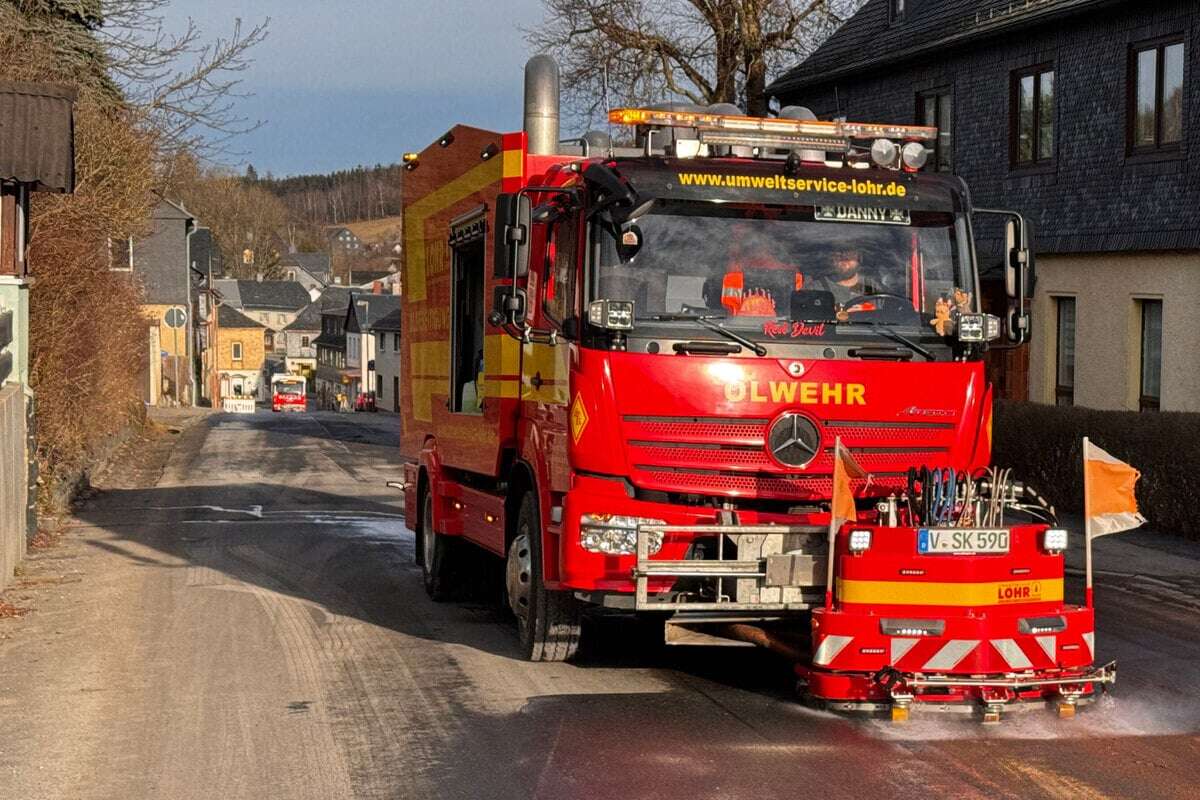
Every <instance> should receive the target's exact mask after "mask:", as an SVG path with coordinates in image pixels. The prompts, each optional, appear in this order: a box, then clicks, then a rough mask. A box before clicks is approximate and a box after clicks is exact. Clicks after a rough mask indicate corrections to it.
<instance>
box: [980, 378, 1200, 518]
mask: <svg viewBox="0 0 1200 800" xmlns="http://www.w3.org/2000/svg"><path fill="white" fill-rule="evenodd" d="M1084 436H1087V437H1089V438H1090V439H1091V441H1092V443H1093V444H1095V445H1097V446H1099V447H1102V448H1104V449H1105V450H1107V451H1108V452H1109V453H1111V454H1112V455H1113V456H1115V457H1116V458H1119V459H1121V460H1122V461H1125V462H1128V463H1129V464H1132V465H1133V466H1134V467H1136V468H1137V469H1138V470H1139V471H1140V472H1141V473H1142V478H1141V480H1140V481H1138V487H1137V498H1138V506H1139V507H1140V509H1141V512H1142V515H1143V516H1145V517H1146V519H1147V520H1148V521H1149V522H1148V524H1149V525H1150V526H1151V527H1153V528H1154V529H1156V530H1159V531H1163V532H1167V533H1173V534H1179V535H1183V536H1187V537H1189V538H1200V522H1198V521H1197V512H1198V511H1200V414H1189V413H1181V412H1158V413H1151V412H1145V413H1138V412H1135V411H1097V410H1095V409H1090V408H1075V407H1063V406H1047V405H1041V404H1039V403H1014V402H998V403H996V408H995V421H994V424H993V439H994V442H993V455H992V462H993V463H994V464H997V465H999V466H1002V467H1012V468H1013V474H1014V475H1013V476H1014V477H1015V478H1018V479H1020V480H1024V481H1026V482H1027V483H1029V484H1031V485H1032V486H1033V487H1034V488H1036V489H1037V490H1038V491H1040V492H1041V493H1042V494H1043V495H1045V496H1046V498H1047V499H1048V500H1050V502H1051V503H1053V504H1054V505H1055V507H1056V508H1057V509H1058V510H1059V511H1060V512H1063V511H1066V512H1075V513H1082V511H1083V465H1082V462H1081V449H1082V440H1083V437H1084Z"/></svg>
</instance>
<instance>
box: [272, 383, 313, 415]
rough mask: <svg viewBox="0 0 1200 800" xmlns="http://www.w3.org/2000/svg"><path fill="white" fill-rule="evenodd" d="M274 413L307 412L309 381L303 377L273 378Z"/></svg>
mask: <svg viewBox="0 0 1200 800" xmlns="http://www.w3.org/2000/svg"><path fill="white" fill-rule="evenodd" d="M271 410H272V411H307V410H308V381H307V379H305V377H304V376H303V375H275V376H273V377H272V378H271Z"/></svg>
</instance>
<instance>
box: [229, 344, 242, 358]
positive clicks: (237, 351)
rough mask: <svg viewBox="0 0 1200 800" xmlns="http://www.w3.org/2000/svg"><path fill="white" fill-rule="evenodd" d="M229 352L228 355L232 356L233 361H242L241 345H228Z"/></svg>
mask: <svg viewBox="0 0 1200 800" xmlns="http://www.w3.org/2000/svg"><path fill="white" fill-rule="evenodd" d="M230 351H231V353H230V355H231V356H232V358H233V360H234V361H241V360H242V343H241V342H234V343H233V344H232V345H230Z"/></svg>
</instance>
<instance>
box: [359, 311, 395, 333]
mask: <svg viewBox="0 0 1200 800" xmlns="http://www.w3.org/2000/svg"><path fill="white" fill-rule="evenodd" d="M367 330H372V331H399V330H400V309H399V308H397V309H396V310H394V311H389V312H388V313H386V314H384V315H383V316H382V317H380V318H379V319H378V320H377V321H376V322H373V323H371V324H370V325H368V326H367Z"/></svg>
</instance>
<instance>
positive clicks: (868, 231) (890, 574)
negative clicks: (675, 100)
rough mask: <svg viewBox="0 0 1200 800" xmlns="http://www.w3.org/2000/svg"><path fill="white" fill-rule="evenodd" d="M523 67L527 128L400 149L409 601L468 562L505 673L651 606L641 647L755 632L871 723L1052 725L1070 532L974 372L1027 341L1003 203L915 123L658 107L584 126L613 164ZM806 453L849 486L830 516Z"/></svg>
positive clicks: (1080, 655) (1083, 655) (828, 491)
mask: <svg viewBox="0 0 1200 800" xmlns="http://www.w3.org/2000/svg"><path fill="white" fill-rule="evenodd" d="M525 80H526V86H525V90H526V99H525V124H524V130H522V131H520V132H515V133H494V132H491V131H485V130H480V129H477V128H472V127H468V126H464V125H457V126H455V127H453V128H450V129H449V130H448V131H447V132H446V133H445V134H444V135H443V136H442V137H441V138H440V139H439V140H438V141H437V142H435V143H433V144H432V145H430V146H429V147H428V148H426V149H425V150H424V151H422V152H420V153H411V154H406V155H405V163H406V168H407V170H408V171H407V173H406V176H405V185H404V203H403V205H404V224H405V228H404V245H405V247H404V252H405V283H404V296H403V303H402V314H403V323H404V332H405V334H404V335H405V344H404V347H403V350H402V355H401V373H402V377H401V386H402V417H403V427H402V431H403V433H402V449H403V455H404V458H405V473H404V481H403V483H402V488H403V489H404V492H405V508H406V513H407V517H408V519H409V520H410V521H411V522H410V525H411V527H412V528H413V529H414V531H415V532H416V558H417V561H418V562H419V564H420V565H421V567H422V571H423V575H424V582H425V587H426V589H427V590H428V592H429V594H430V595H431V596H432V597H434V598H435V599H441V598H446V597H449V596H451V595H453V594H454V593H455V592H456V591H457V590H459V589H461V588H462V584H463V582H464V581H467V580H470V579H469V578H467V577H465V575H466V573H465V572H464V571H463V565H464V564H466V563H468V562H471V561H475V560H478V556H479V554H480V553H487V554H491V555H492V556H494V563H495V565H496V567H495V568H496V569H497V570H498V569H500V568H501V566H502V568H503V570H504V576H505V588H506V593H507V601H508V605H509V606H510V607H511V609H512V612H513V614H514V616H515V617H516V621H517V627H518V631H519V637H520V642H521V646H522V648H523V651H524V653H525V655H526V656H527V657H528V658H530V659H533V660H542V661H554V660H562V659H569V658H571V657H572V656H574V655H575V653H576V651H577V648H578V647H579V643H580V635H581V631H582V628H581V618H582V616H584V614H585V613H587V612H605V613H631V614H657V615H659V616H661V617H662V618H664V619H665V629H666V639H667V641H668V642H670V643H679V644H687V643H708V644H711V643H719V642H728V641H731V640H736V641H738V642H741V643H744V642H747V641H748V642H752V643H756V644H761V645H765V646H768V647H772V648H773V649H775V650H778V651H779V652H783V653H787V654H790V655H792V657H793V658H794V659H795V661H796V671H797V674H798V676H799V679H800V682H801V685H802V687H803V689H804V691H805V692H806V694H807V696H808V697H809V698H812V699H813V700H816V701H819V702H821V703H824V704H827V705H830V706H832V707H835V708H838V709H868V710H882V711H885V712H886V711H887V710H889V709H890V711H891V713H892V715H893V716H894V717H895V718H897V719H903V718H905V717H906V716H907V714H908V710H909V708H910V707H911V706H912V705H914V704H919V703H927V702H928V703H953V704H960V705H962V706H963V707H966V708H978V709H981V710H982V712H983V714H984V716H985V718H986V719H989V720H995V719H998V718H999V715H1000V713H1001V712H1002V711H1003V710H1004V709H1006V708H1009V707H1015V706H1016V705H1017V704H1018V703H1019V702H1020V701H1025V700H1037V701H1041V702H1047V703H1050V704H1052V705H1056V706H1057V707H1058V709H1059V711H1060V713H1062V714H1064V715H1068V714H1073V713H1074V709H1075V707H1076V704H1077V703H1079V702H1081V701H1084V700H1087V699H1090V698H1092V697H1094V696H1095V695H1096V694H1097V693H1098V691H1099V690H1100V689H1101V688H1103V687H1104V686H1105V685H1106V684H1107V683H1108V682H1110V681H1112V680H1113V678H1114V675H1115V672H1114V669H1115V668H1114V667H1113V665H1106V666H1104V667H1099V668H1097V667H1094V666H1093V661H1094V655H1093V641H1094V640H1093V613H1092V609H1091V608H1090V607H1089V606H1088V605H1075V604H1070V603H1067V602H1066V600H1065V598H1064V592H1063V551H1064V550H1065V549H1066V547H1067V538H1068V535H1067V532H1066V531H1065V530H1063V529H1061V528H1058V527H1057V526H1056V525H1055V522H1054V515H1053V510H1052V509H1050V508H1049V507H1047V505H1046V503H1045V502H1044V501H1042V500H1041V498H1040V497H1038V495H1037V494H1036V493H1035V492H1033V491H1032V490H1031V489H1029V488H1028V487H1026V486H1024V485H1023V484H1021V483H1020V482H1018V481H1015V480H1013V479H1012V478H1011V476H1010V475H1009V473H1008V472H1007V471H1004V470H999V469H994V468H992V467H990V466H989V464H990V455H991V453H990V451H991V424H992V390H991V387H990V385H989V384H988V382H987V380H986V378H985V373H984V362H983V359H984V355H985V353H986V352H987V351H988V350H989V348H992V347H1016V346H1020V345H1021V343H1022V342H1023V341H1024V339H1025V338H1026V332H1027V331H1028V328H1029V320H1028V315H1027V313H1026V310H1025V309H1026V305H1027V303H1026V300H1027V297H1026V295H1027V287H1028V285H1029V281H1030V275H1029V271H1030V269H1031V266H1032V265H1031V264H1030V257H1029V249H1028V245H1027V237H1028V231H1027V227H1026V225H1025V223H1024V221H1023V220H1022V218H1021V217H1020V216H1019V215H1018V214H1015V213H1009V212H1001V211H991V210H985V209H979V208H974V207H973V206H972V204H971V197H970V193H969V192H968V190H967V187H966V185H965V184H964V183H963V181H962V180H961V179H959V178H957V177H953V176H950V175H946V174H940V173H936V172H925V171H922V170H921V166H922V165H923V163H924V160H925V157H926V154H927V152H928V150H927V148H926V143H927V142H930V141H932V140H933V139H934V137H935V136H936V131H935V130H934V129H931V128H924V127H913V126H900V125H880V124H869V123H853V122H836V121H835V122H828V121H819V120H816V119H814V118H813V115H812V114H811V113H810V112H808V111H807V109H800V108H793V107H789V108H785V109H783V110H782V111H781V112H780V115H779V116H778V117H774V118H751V117H746V116H743V115H741V114H740V112H736V110H735V109H729V108H724V107H720V108H710V109H703V108H695V107H683V106H663V107H656V108H645V109H619V110H616V111H613V112H611V115H610V119H611V121H612V122H613V123H614V124H615V125H620V126H631V127H632V135H631V137H630V140H631V141H634V142H635V146H634V147H628V148H618V147H613V146H612V144H611V143H610V142H609V141H607V140H606V137H604V136H601V135H597V134H589V135H588V136H587V137H585V138H583V139H581V140H578V141H575V142H569V143H566V144H564V143H562V142H560V141H559V137H558V130H557V114H558V86H557V80H558V78H557V68H556V67H555V66H554V63H553V61H551V60H550V59H548V58H546V57H536V58H535V59H533V60H532V61H531V62H530V64H529V66H528V67H527V71H526V79H525ZM731 111H732V112H733V113H730V112H731ZM985 215H986V216H987V217H990V218H992V220H993V222H992V224H993V225H994V227H995V229H996V231H997V235H1000V234H999V231H1000V230H1003V231H1004V233H1003V235H1004V236H1006V238H1007V241H1006V242H1004V243H1003V244H1002V249H1003V253H1002V256H1003V258H1004V259H1005V273H1006V280H1007V289H1008V295H1009V298H1010V299H1009V310H1008V313H1007V318H1006V319H1003V320H1002V319H1000V318H998V317H996V316H991V315H989V314H985V313H983V311H982V308H981V304H980V290H979V276H978V272H979V270H978V267H977V256H976V243H975V237H974V228H975V226H976V225H977V224H979V220H980V219H982V218H983V217H984V216H985ZM997 249H1000V248H997ZM835 451H836V452H837V453H841V452H843V451H844V452H845V453H846V454H847V457H846V458H847V461H846V463H854V464H856V465H857V466H859V467H860V468H861V472H857V473H855V474H856V475H857V477H854V478H853V479H852V480H851V481H850V484H849V486H850V491H851V492H852V493H853V498H854V500H853V502H854V504H855V510H854V513H853V517H854V518H853V519H850V520H849V521H847V522H846V523H845V524H837V525H831V524H830V523H831V502H832V501H833V500H834V497H833V493H834V490H833V477H834V462H835V455H836V453H835Z"/></svg>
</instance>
